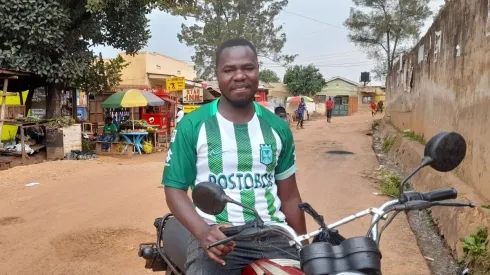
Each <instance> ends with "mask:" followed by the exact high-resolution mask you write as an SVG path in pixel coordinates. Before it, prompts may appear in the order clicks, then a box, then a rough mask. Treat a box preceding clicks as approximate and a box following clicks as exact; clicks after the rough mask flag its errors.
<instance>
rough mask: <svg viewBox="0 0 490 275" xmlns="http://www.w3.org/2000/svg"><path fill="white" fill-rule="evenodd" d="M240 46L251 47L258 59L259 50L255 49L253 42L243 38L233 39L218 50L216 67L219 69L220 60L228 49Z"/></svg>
mask: <svg viewBox="0 0 490 275" xmlns="http://www.w3.org/2000/svg"><path fill="white" fill-rule="evenodd" d="M239 46H244V47H249V48H250V49H251V50H252V51H253V52H254V54H255V57H257V49H256V48H255V46H254V44H252V42H250V41H248V40H247V39H243V38H233V39H229V40H226V41H225V42H223V43H222V44H221V45H220V46H219V47H218V48H217V49H216V67H218V61H219V58H220V57H221V54H222V53H223V51H224V50H225V49H226V48H231V47H239Z"/></svg>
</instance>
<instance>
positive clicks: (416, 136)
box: [403, 131, 427, 145]
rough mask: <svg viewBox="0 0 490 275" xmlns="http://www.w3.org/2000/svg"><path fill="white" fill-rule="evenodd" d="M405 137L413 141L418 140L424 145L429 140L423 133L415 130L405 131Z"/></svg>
mask: <svg viewBox="0 0 490 275" xmlns="http://www.w3.org/2000/svg"><path fill="white" fill-rule="evenodd" d="M403 137H405V138H408V139H410V140H413V141H417V142H419V143H420V144H422V145H425V144H427V140H425V137H424V135H423V134H417V133H415V132H414V131H403Z"/></svg>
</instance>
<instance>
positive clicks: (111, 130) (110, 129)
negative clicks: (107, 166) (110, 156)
mask: <svg viewBox="0 0 490 275" xmlns="http://www.w3.org/2000/svg"><path fill="white" fill-rule="evenodd" d="M116 137H117V126H116V124H114V123H112V117H106V119H105V125H104V132H103V133H102V135H101V136H99V137H98V138H97V140H98V141H103V142H107V143H109V142H114V140H116ZM109 148H111V145H110V144H102V149H103V150H106V151H107V150H109Z"/></svg>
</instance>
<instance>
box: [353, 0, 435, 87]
mask: <svg viewBox="0 0 490 275" xmlns="http://www.w3.org/2000/svg"><path fill="white" fill-rule="evenodd" d="M353 2H354V4H355V6H356V8H351V11H350V16H349V18H348V19H347V20H346V21H345V22H344V25H345V26H346V27H347V28H348V29H349V30H350V34H349V39H350V40H351V41H352V42H354V43H355V44H356V45H357V46H359V47H361V48H362V49H364V50H365V51H366V53H367V54H368V57H369V58H371V59H374V60H377V61H378V62H379V63H378V66H377V69H376V70H375V71H374V72H375V74H376V76H377V77H378V78H383V77H385V76H386V74H387V73H388V71H389V70H391V68H392V67H393V63H394V62H393V61H394V60H395V58H396V56H398V55H399V54H400V53H401V52H403V51H404V50H406V49H407V48H408V47H410V46H411V45H410V42H411V41H415V40H417V39H418V38H419V36H420V28H421V27H422V26H423V24H424V22H425V20H426V19H427V18H429V17H430V15H431V14H432V12H431V11H430V9H429V6H428V4H429V2H430V0H353ZM383 63H385V64H386V65H385V66H383Z"/></svg>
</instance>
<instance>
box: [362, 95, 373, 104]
mask: <svg viewBox="0 0 490 275" xmlns="http://www.w3.org/2000/svg"><path fill="white" fill-rule="evenodd" d="M371 103H373V97H372V96H363V97H362V104H371Z"/></svg>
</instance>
